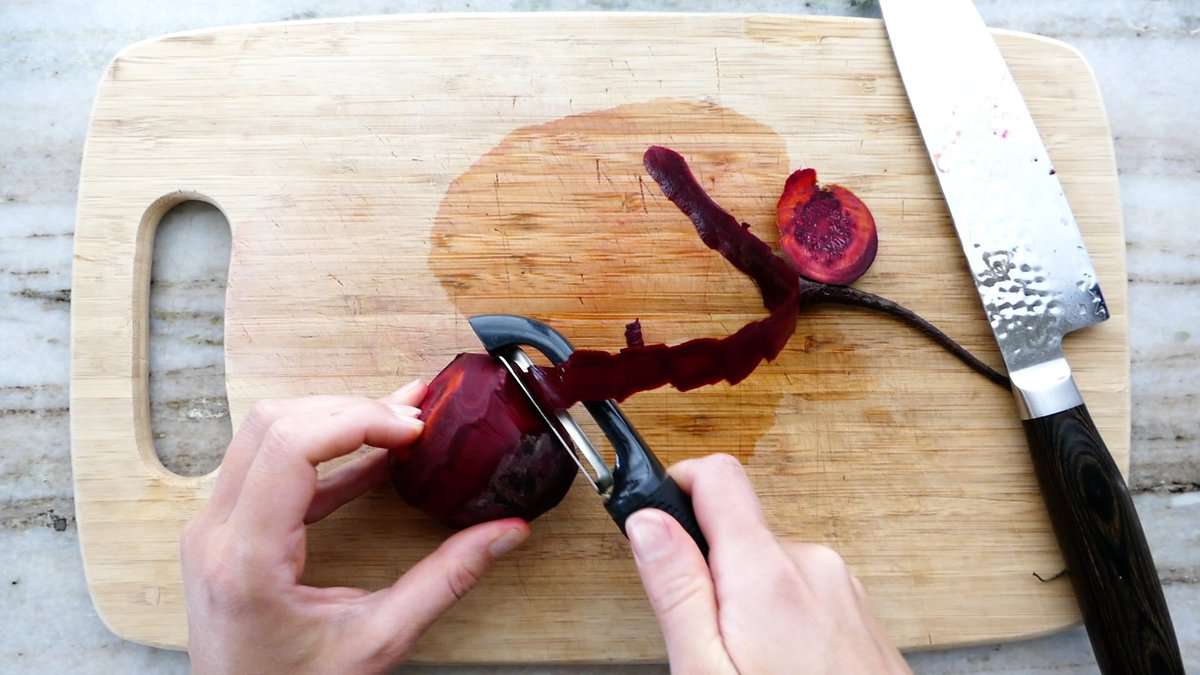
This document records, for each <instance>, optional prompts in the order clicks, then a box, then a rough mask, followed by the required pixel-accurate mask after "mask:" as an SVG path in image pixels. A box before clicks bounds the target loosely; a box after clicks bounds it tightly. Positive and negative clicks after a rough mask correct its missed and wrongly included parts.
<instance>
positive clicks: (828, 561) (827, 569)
mask: <svg viewBox="0 0 1200 675" xmlns="http://www.w3.org/2000/svg"><path fill="white" fill-rule="evenodd" d="M799 562H800V564H801V565H802V566H804V567H805V568H807V569H810V570H813V571H816V572H819V573H821V574H822V575H829V574H835V573H841V574H844V573H845V572H846V561H845V560H843V559H842V556H841V554H840V553H838V552H837V551H835V550H833V549H831V548H829V547H828V546H822V545H820V544H813V545H811V546H807V547H805V549H804V551H803V552H802V553H801V555H800V561H799Z"/></svg>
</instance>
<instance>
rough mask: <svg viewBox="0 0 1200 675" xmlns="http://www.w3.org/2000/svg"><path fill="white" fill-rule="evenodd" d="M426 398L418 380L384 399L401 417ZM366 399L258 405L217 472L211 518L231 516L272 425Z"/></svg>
mask: <svg viewBox="0 0 1200 675" xmlns="http://www.w3.org/2000/svg"><path fill="white" fill-rule="evenodd" d="M424 395H425V383H424V382H422V381H421V380H419V379H418V380H413V381H412V382H409V383H408V384H406V385H404V386H403V387H401V388H399V389H397V390H396V391H394V392H392V393H391V394H388V395H387V396H385V397H383V399H381V400H384V401H388V402H394V404H395V405H397V406H400V407H398V408H397V413H398V414H400V413H403V412H405V410H404V408H405V407H410V406H414V405H415V403H413V401H416V402H420V400H421V397H423V396H424ZM363 400H364V399H363V398H361V397H357V396H307V397H304V398H297V399H283V400H264V401H259V402H258V403H256V404H255V405H254V408H253V409H252V410H251V411H250V415H249V416H248V417H247V418H246V421H245V422H243V423H242V426H241V427H240V428H239V429H238V432H237V434H236V435H235V436H234V438H233V441H232V442H230V444H229V448H228V449H227V450H226V451H225V458H224V459H223V460H222V461H221V467H220V469H219V470H218V472H217V484H216V486H215V487H214V488H213V493H212V496H211V497H210V498H209V502H208V507H207V510H208V512H209V515H210V516H211V517H212V518H213V519H215V520H217V521H224V520H225V519H226V518H228V517H229V513H230V512H231V511H232V510H233V505H234V503H235V502H236V501H237V496H238V493H240V492H241V490H242V481H243V480H245V478H246V472H247V471H248V470H249V469H250V464H251V463H252V462H253V461H254V455H255V454H256V453H257V452H258V446H259V445H260V444H261V443H262V440H263V437H265V436H266V434H267V429H269V428H270V427H271V425H272V424H274V423H275V422H277V421H278V420H280V419H283V418H284V417H309V416H320V415H327V414H329V413H332V412H335V411H338V410H344V409H345V408H347V407H349V406H351V405H353V404H355V403H358V402H361V401H363ZM409 412H410V413H411V414H410V415H409V416H411V417H415V416H416V415H418V414H420V410H419V409H418V408H415V407H412V408H411V411H409Z"/></svg>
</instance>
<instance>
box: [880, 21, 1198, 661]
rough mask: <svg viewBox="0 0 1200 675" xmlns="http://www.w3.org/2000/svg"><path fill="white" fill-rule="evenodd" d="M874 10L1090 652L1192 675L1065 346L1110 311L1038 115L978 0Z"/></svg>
mask: <svg viewBox="0 0 1200 675" xmlns="http://www.w3.org/2000/svg"><path fill="white" fill-rule="evenodd" d="M880 6H881V8H882V10H883V18H884V23H885V25H886V26H887V31H888V36H889V37H890V38H891V42H892V50H893V51H894V52H895V55H896V64H897V65H898V66H899V68H900V76H901V78H902V79H903V80H904V88H905V89H906V90H907V91H908V98H909V101H910V102H911V103H912V108H913V113H914V114H915V115H916V118H917V123H918V125H919V126H920V127H921V135H922V137H924V139H925V146H926V148H927V149H928V150H929V156H930V159H931V160H932V161H933V168H934V172H935V174H936V175H937V178H938V182H939V183H940V184H941V187H942V194H943V195H944V196H945V198H946V204H947V205H948V206H949V207H950V215H951V217H952V218H953V219H954V227H955V228H956V229H957V230H958V238H959V240H960V242H961V243H962V247H963V252H964V253H965V254H966V256H967V261H968V263H969V265H970V268H971V274H972V276H973V277H974V280H975V287H976V289H977V290H978V291H979V297H980V299H981V300H982V301H983V307H984V310H985V311H986V313H987V317H988V321H989V322H990V323H991V325H992V332H993V333H994V334H995V336H996V342H997V343H998V344H999V345H1000V350H1001V352H1002V353H1003V355H1004V362H1005V364H1006V365H1007V366H1008V373H1009V376H1010V378H1011V379H1012V388H1013V393H1014V395H1015V396H1016V399H1017V403H1018V410H1019V412H1020V413H1021V417H1022V422H1021V426H1022V427H1023V428H1024V430H1025V438H1026V441H1027V442H1028V444H1029V450H1030V457H1031V459H1032V462H1033V469H1034V473H1035V474H1037V478H1038V484H1039V485H1040V486H1041V489H1042V496H1043V498H1044V500H1045V503H1046V510H1047V512H1048V514H1049V516H1050V521H1051V523H1052V524H1053V526H1054V534H1055V536H1056V537H1057V538H1058V542H1059V546H1060V548H1061V549H1062V552H1063V557H1064V559H1065V561H1066V565H1067V569H1068V570H1070V575H1069V576H1070V579H1071V585H1072V587H1073V588H1074V590H1075V597H1076V599H1077V600H1078V601H1079V609H1080V612H1081V614H1082V615H1083V620H1084V624H1085V625H1086V626H1087V631H1088V637H1089V638H1090V639H1091V642H1092V650H1093V651H1094V652H1095V654H1096V663H1097V665H1098V666H1099V667H1100V671H1101V673H1103V674H1104V675H1118V674H1120V675H1183V672H1184V670H1183V661H1182V658H1181V656H1180V653H1179V644H1178V640H1177V639H1176V637H1175V631H1174V627H1173V624H1172V622H1171V614H1170V611H1169V609H1168V607H1167V603H1166V598H1165V596H1164V595H1163V592H1162V584H1161V583H1160V581H1159V578H1158V572H1157V570H1156V569H1155V566H1154V557H1153V556H1152V555H1151V553H1150V547H1149V544H1148V543H1147V542H1146V535H1145V532H1144V531H1143V530H1142V525H1141V521H1140V520H1139V518H1138V514H1137V509H1136V507H1135V506H1134V503H1133V497H1132V496H1131V495H1130V493H1129V488H1128V486H1127V485H1126V484H1125V481H1124V478H1123V477H1122V475H1121V471H1120V469H1119V467H1117V464H1116V462H1115V461H1113V458H1112V454H1111V453H1109V451H1108V448H1107V446H1105V444H1104V439H1103V438H1101V436H1100V432H1099V430H1098V429H1097V428H1096V424H1095V422H1094V421H1093V420H1092V417H1091V414H1090V413H1089V412H1088V409H1087V405H1085V404H1084V402H1083V397H1082V396H1080V394H1079V389H1078V387H1077V386H1076V385H1075V379H1074V378H1073V377H1072V376H1071V367H1070V365H1069V364H1068V363H1067V360H1066V359H1065V358H1064V357H1063V352H1062V338H1063V336H1064V335H1066V334H1067V333H1069V332H1071V331H1073V330H1077V329H1079V328H1083V327H1084V326H1089V325H1092V324H1095V323H1098V322H1100V321H1104V320H1105V319H1107V318H1108V307H1107V306H1105V304H1104V295H1103V294H1102V293H1101V292H1100V285H1099V283H1098V282H1097V280H1096V271H1095V270H1094V269H1093V268H1092V263H1091V260H1090V259H1089V258H1088V254H1087V250H1086V249H1085V248H1084V245H1083V239H1082V238H1081V237H1080V235H1079V228H1078V226H1077V225H1076V223H1075V218H1074V216H1073V215H1072V214H1071V207H1070V206H1069V205H1068V204H1067V199H1066V197H1065V196H1064V195H1063V189H1062V186H1061V185H1060V184H1059V182H1058V178H1057V177H1056V176H1055V174H1054V169H1053V168H1052V166H1051V164H1050V157H1049V155H1048V154H1047V153H1046V147H1045V145H1043V143H1042V139H1041V137H1040V136H1039V135H1038V131H1037V128H1036V127H1035V126H1034V124H1033V118H1032V117H1031V116H1030V114H1029V110H1028V109H1027V108H1026V107H1025V101H1024V99H1023V98H1022V97H1021V92H1020V91H1019V90H1018V89H1017V86H1016V84H1015V83H1014V82H1013V79H1012V75H1011V74H1010V73H1009V71H1008V66H1007V65H1006V64H1005V62H1004V58H1003V56H1002V55H1001V54H1000V50H999V49H998V48H997V47H996V44H995V42H993V41H992V35H991V33H990V32H989V31H988V29H987V27H986V26H985V25H984V23H983V19H982V18H980V16H979V14H978V13H977V12H976V11H975V8H974V6H973V5H972V4H971V2H970V1H969V0H881V1H880ZM1115 365H1118V367H1123V365H1122V364H1115Z"/></svg>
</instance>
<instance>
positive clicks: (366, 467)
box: [304, 448, 388, 525]
mask: <svg viewBox="0 0 1200 675" xmlns="http://www.w3.org/2000/svg"><path fill="white" fill-rule="evenodd" d="M387 478H388V451H387V450H384V449H381V448H379V449H374V450H371V451H370V452H368V453H366V454H364V455H363V456H362V457H358V458H356V459H354V460H353V461H350V462H347V463H346V464H345V465H343V466H339V467H338V468H337V469H334V470H333V471H332V472H331V473H330V474H329V475H328V476H325V477H323V478H320V479H319V480H318V481H317V492H316V494H314V495H313V499H312V503H310V504H309V505H308V511H307V512H306V513H305V514H304V524H305V525H308V524H311V523H315V522H317V521H318V520H321V519H322V518H324V517H325V516H327V515H329V514H331V513H333V512H334V511H336V510H338V509H340V508H341V507H342V506H343V505H344V504H345V503H346V502H349V501H350V500H352V499H355V498H357V497H360V496H362V494H363V493H365V492H366V491H367V490H370V489H371V488H373V487H375V486H376V485H380V484H382V483H383V482H385V481H386V480H387Z"/></svg>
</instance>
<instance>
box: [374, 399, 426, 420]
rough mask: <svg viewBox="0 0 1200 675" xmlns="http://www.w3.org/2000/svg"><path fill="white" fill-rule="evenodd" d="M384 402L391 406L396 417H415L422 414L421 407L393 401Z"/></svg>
mask: <svg viewBox="0 0 1200 675" xmlns="http://www.w3.org/2000/svg"><path fill="white" fill-rule="evenodd" d="M383 404H384V405H386V406H387V407H388V408H390V409H391V411H392V412H393V413H395V415H396V417H404V418H409V419H411V418H415V417H416V416H417V415H420V414H421V409H420V408H414V407H413V406H411V405H404V404H403V403H392V402H391V401H384V402H383Z"/></svg>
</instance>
